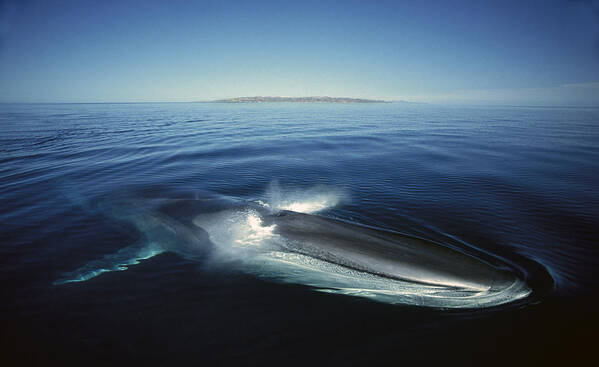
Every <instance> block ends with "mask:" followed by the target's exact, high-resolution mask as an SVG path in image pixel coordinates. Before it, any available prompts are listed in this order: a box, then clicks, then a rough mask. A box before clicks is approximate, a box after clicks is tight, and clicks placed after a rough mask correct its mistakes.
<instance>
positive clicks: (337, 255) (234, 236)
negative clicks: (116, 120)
mask: <svg viewBox="0 0 599 367" xmlns="http://www.w3.org/2000/svg"><path fill="white" fill-rule="evenodd" d="M261 204H262V203H256V202H248V201H243V200H238V199H233V198H226V197H225V198H223V197H217V196H214V195H211V196H208V197H197V196H195V197H193V198H189V197H176V198H168V199H164V198H158V199H157V198H147V197H122V196H121V197H119V198H118V200H109V201H108V204H101V205H97V206H96V208H97V209H99V211H101V212H102V213H103V214H104V215H108V216H110V217H112V218H113V219H116V220H117V221H120V222H123V221H125V222H129V223H132V224H133V225H134V227H135V228H136V230H137V231H138V232H139V233H140V234H141V237H142V238H141V240H140V241H139V242H137V243H135V244H134V245H131V246H128V247H124V248H122V249H121V250H119V251H118V252H117V253H115V254H111V255H106V256H105V257H104V258H103V259H100V260H95V261H92V262H90V263H88V264H85V265H84V266H82V267H81V268H79V269H77V270H75V271H73V272H69V273H66V274H65V275H64V277H63V278H61V279H59V280H57V281H56V282H55V284H64V283H69V282H78V281H85V280H88V279H91V278H93V277H94V276H97V275H99V274H101V273H103V272H107V271H114V270H125V269H126V268H127V266H130V265H133V264H136V263H138V262H139V261H140V260H142V259H146V258H149V257H151V256H155V255H157V254H160V253H162V252H165V251H170V252H175V253H178V254H179V255H181V256H184V257H186V258H195V259H205V258H206V254H209V255H208V257H209V258H210V259H211V261H214V262H216V263H219V262H221V263H227V267H230V266H231V265H232V266H237V267H238V268H239V270H241V271H246V272H249V273H252V274H255V275H257V276H260V277H265V278H268V279H273V280H277V281H283V282H291V283H298V284H304V285H308V286H310V287H312V288H313V289H315V290H317V291H321V292H328V293H337V294H346V295H353V296H360V297H366V298H370V299H374V300H377V301H382V302H387V303H393V304H406V305H417V306H426V307H436V308H483V307H491V306H497V305H502V304H506V303H510V302H513V301H516V300H521V299H524V298H526V297H527V296H529V295H530V294H531V293H532V290H531V289H530V288H529V287H528V285H527V284H526V283H525V282H524V281H523V280H522V279H520V278H519V277H518V276H517V275H516V274H515V272H512V271H509V270H506V269H505V266H502V267H498V266H496V265H493V264H491V263H488V262H485V261H483V260H481V259H479V258H478V257H474V256H471V255H468V254H466V253H463V252H461V251H458V250H456V249H452V248H449V247H446V246H443V245H441V244H437V243H435V242H431V241H427V240H424V239H421V238H417V237H412V236H408V235H404V234H400V233H397V232H391V231H386V230H381V229H376V228H372V227H366V226H363V225H360V224H356V223H351V222H345V221H342V220H338V219H332V218H328V217H324V216H321V215H317V214H309V213H300V212H296V211H291V210H280V209H273V208H272V207H268V205H266V206H265V205H261Z"/></svg>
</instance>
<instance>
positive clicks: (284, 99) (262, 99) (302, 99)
mask: <svg viewBox="0 0 599 367" xmlns="http://www.w3.org/2000/svg"><path fill="white" fill-rule="evenodd" d="M212 102H220V103H263V102H296V103H297V102H299V103H313V102H320V103H322V102H326V103H385V101H381V100H376V99H362V98H346V97H342V98H337V97H326V96H324V97H237V98H228V99H218V100H216V101H212Z"/></svg>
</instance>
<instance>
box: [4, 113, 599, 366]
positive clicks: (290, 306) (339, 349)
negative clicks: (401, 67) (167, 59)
mask: <svg viewBox="0 0 599 367" xmlns="http://www.w3.org/2000/svg"><path fill="white" fill-rule="evenodd" d="M598 122H599V109H593V108H538V107H537V108H533V107H437V106H428V105H408V104H359V105H345V104H285V103H281V104H209V103H190V104H186V103H164V104H33V105H25V104H23V105H6V104H5V105H0V124H1V126H2V130H1V132H0V162H1V165H0V203H1V206H0V222H1V223H2V226H1V231H0V238H1V247H0V264H1V268H0V285H1V290H0V291H1V300H2V302H1V303H0V311H1V314H2V320H1V321H2V325H3V327H2V330H1V332H2V340H1V345H2V357H0V358H2V359H3V360H7V361H10V362H12V363H18V364H20V365H43V364H44V363H61V364H64V363H73V364H77V365H81V364H93V365H95V364H98V365H109V364H110V365H113V364H131V363H136V364H142V363H143V364H152V365H155V364H158V365H172V364H192V363H193V364H208V365H214V364H224V365H255V364H275V363H277V364H291V365H296V364H297V365H299V364H305V363H311V364H317V365H323V364H332V365H350V364H353V365H364V364H366V363H373V362H374V361H376V362H382V361H386V362H388V363H390V364H394V365H397V364H405V363H423V364H429V363H433V362H434V363H444V364H460V365H481V364H491V365H495V364H496V365H503V364H509V365H514V364H515V365H520V364H533V365H536V364H539V363H545V364H557V363H563V362H574V363H575V362H580V363H581V362H582V361H584V359H585V358H589V357H590V356H591V355H592V353H591V350H590V348H591V346H592V345H594V340H595V338H596V336H597V332H596V330H597V327H598V326H599V322H598V321H599V320H598V313H597V312H596V304H595V303H594V301H595V297H596V295H597V290H598V289H599V278H597V276H596V274H597V271H596V269H597V266H598V265H599V251H598V248H597V244H596V240H597V238H598V236H597V234H598V233H599V231H598V230H597V228H599V220H598V218H599V144H598V143H599V123H598ZM273 183H276V184H273ZM273 187H278V188H279V189H277V190H278V194H279V195H282V196H285V195H292V194H293V195H296V194H297V193H302V195H304V196H303V198H304V199H306V200H308V199H309V197H308V196H309V195H316V196H318V194H319V193H322V192H325V193H330V192H333V193H335V195H336V196H335V204H336V205H331V206H330V207H327V209H326V210H324V211H322V212H321V213H319V214H320V215H323V216H327V217H331V218H339V219H342V220H345V221H348V222H351V223H358V224H361V225H367V226H373V227H376V228H380V229H388V230H394V231H399V232H402V233H406V234H410V235H414V236H418V237H421V238H425V239H428V240H432V241H435V242H438V243H441V244H444V245H446V246H449V247H456V248H462V249H472V250H473V251H478V252H481V253H486V254H492V255H493V256H494V257H496V258H500V259H502V260H503V261H505V262H506V263H509V264H511V266H512V267H513V268H514V269H515V271H517V272H518V274H519V276H521V277H523V278H525V279H526V281H527V283H528V284H529V285H530V286H531V287H532V289H533V296H531V297H530V298H529V299H527V300H526V302H522V303H519V304H517V306H514V307H500V308H497V309H491V310H464V311H451V310H441V309H429V308H422V307H413V306H406V305H392V304H388V303H384V302H377V301H373V300H372V299H368V298H363V297H354V296H348V295H340V294H328V293H322V292H316V291H314V290H313V289H312V288H311V287H310V286H308V285H305V284H301V282H295V283H293V282H291V283H289V282H281V281H276V279H274V280H273V279H269V278H265V277H260V276H256V275H255V274H252V273H248V272H244V271H239V270H238V269H235V268H230V269H228V268H226V269H222V268H221V269H213V266H209V265H206V263H205V262H204V261H203V260H202V258H190V257H188V256H181V255H180V254H178V253H176V252H172V251H165V252H163V253H160V254H157V255H156V256H153V257H150V258H148V259H146V260H141V261H140V263H139V264H137V265H132V266H129V268H128V270H126V271H114V272H106V273H103V274H100V275H98V276H96V277H93V278H90V279H89V280H87V281H84V282H73V283H66V284H62V285H55V284H54V282H55V281H57V280H58V279H61V278H63V277H64V276H65V274H69V272H72V271H73V270H75V269H78V268H80V267H82V266H84V265H85V264H87V263H89V262H93V261H94V260H97V259H102V258H105V257H106V256H109V255H110V254H114V253H115V252H118V251H119V250H120V249H123V248H125V247H127V246H130V245H132V244H135V243H137V242H139V240H140V238H143V236H144V234H143V233H142V232H143V230H140V228H139V227H135V226H132V225H131V224H130V223H126V221H120V220H118V218H117V219H115V218H114V216H112V217H111V216H110V215H107V213H106V211H101V210H98V206H97V205H95V204H93V203H98V202H100V203H102V202H106V200H107V199H110V198H111V197H114V196H117V194H116V193H123V192H126V193H128V194H127V195H130V193H132V192H135V193H140V192H144V193H147V192H151V195H152V196H153V197H168V196H169V195H170V196H172V195H173V193H175V192H176V193H177V195H188V194H189V195H196V194H197V193H198V192H202V193H205V192H209V193H212V194H214V195H220V196H222V197H234V198H239V199H242V200H248V201H255V200H268V198H269V197H272V188H273ZM119 195H121V194H119ZM337 201H338V202H337ZM117 217H118V216H117Z"/></svg>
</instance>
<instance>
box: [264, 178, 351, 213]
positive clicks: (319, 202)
mask: <svg viewBox="0 0 599 367" xmlns="http://www.w3.org/2000/svg"><path fill="white" fill-rule="evenodd" d="M265 196H266V198H267V199H266V201H262V200H258V201H257V203H258V204H260V205H262V206H264V207H265V208H268V209H270V210H273V211H278V210H292V211H295V212H299V213H308V214H310V213H316V212H320V211H323V210H326V209H330V208H332V207H334V206H336V205H337V204H339V203H340V202H341V201H343V200H344V199H345V198H346V195H345V194H344V193H343V191H342V190H339V189H337V188H334V187H329V186H314V187H311V188H308V189H282V188H281V187H280V185H279V184H278V183H277V182H273V183H271V184H270V186H269V188H268V190H267V191H266V194H265Z"/></svg>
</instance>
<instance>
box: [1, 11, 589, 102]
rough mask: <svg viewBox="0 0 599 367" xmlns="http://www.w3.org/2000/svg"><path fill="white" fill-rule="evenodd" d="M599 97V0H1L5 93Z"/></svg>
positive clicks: (89, 97)
mask: <svg viewBox="0 0 599 367" xmlns="http://www.w3.org/2000/svg"><path fill="white" fill-rule="evenodd" d="M323 95H327V96H333V97H355V98H377V99H386V100H407V101H414V102H428V103H449V104H452V103H457V104H462V103H466V104H468V103H473V104H509V105H562V106H563V105H568V106H570V105H572V106H599V1H597V0H589V1H585V0H580V1H566V0H561V1H553V0H544V1H526V0H521V1H509V0H506V1H480V0H477V1H426V0H422V1H374V0H373V1H350V0H348V1H326V0H320V1H311V0H301V1H295V2H292V1H258V0H255V1H226V0H221V1H200V0H197V1H177V0H171V1H162V0H160V1H151V0H148V1H127V0H121V1H110V0H103V1H86V0H73V1H69V0H64V1H61V0H54V1H52V0H47V1H41V0H18V1H13V0H0V102H142V101H203V100H212V99H220V98H231V97H238V96H323Z"/></svg>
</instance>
